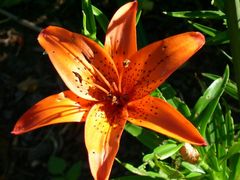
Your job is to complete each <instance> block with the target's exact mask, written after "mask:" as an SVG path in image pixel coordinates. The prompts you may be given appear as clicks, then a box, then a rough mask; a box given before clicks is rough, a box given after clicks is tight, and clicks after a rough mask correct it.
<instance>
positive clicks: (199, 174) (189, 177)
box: [185, 172, 203, 179]
mask: <svg viewBox="0 0 240 180" xmlns="http://www.w3.org/2000/svg"><path fill="white" fill-rule="evenodd" d="M199 176H203V174H202V173H198V172H192V173H189V174H188V175H186V176H185V177H186V179H196V178H197V179H199V178H200V177H199ZM202 179H203V178H202Z"/></svg>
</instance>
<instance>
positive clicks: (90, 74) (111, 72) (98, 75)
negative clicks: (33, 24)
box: [38, 26, 118, 100]
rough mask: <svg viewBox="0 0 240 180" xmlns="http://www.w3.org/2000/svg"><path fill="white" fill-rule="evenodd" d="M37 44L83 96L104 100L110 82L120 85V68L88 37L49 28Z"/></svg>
mask: <svg viewBox="0 0 240 180" xmlns="http://www.w3.org/2000/svg"><path fill="white" fill-rule="evenodd" d="M38 41H39V43H40V44H41V46H42V47H43V48H44V49H45V50H46V52H47V53H48V55H49V57H50V60H51V61H52V63H53V65H54V67H55V68H56V70H57V71H58V73H59V74H60V76H61V78H62V79H63V81H64V82H65V83H66V85H67V86H68V87H69V89H71V90H72V91H73V92H74V93H75V94H77V95H79V96H80V97H82V98H85V99H87V100H97V99H99V98H100V99H101V97H103V92H105V91H106V89H107V91H109V88H110V85H109V82H110V83H111V82H115V83H116V82H118V75H117V69H116V66H115V64H114V62H113V60H112V59H111V57H110V56H109V55H108V53H107V52H106V51H105V50H104V49H103V48H102V47H100V46H99V45H98V44H97V43H96V42H94V41H92V40H90V39H88V38H87V37H84V36H82V35H80V34H76V33H73V32H70V31H68V30H65V29H63V28H60V27H54V26H49V27H48V28H46V29H44V30H43V31H42V32H41V33H40V34H39V36H38ZM104 90H105V91H104ZM105 93H106V92H105Z"/></svg>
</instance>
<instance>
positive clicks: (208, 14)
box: [163, 10, 226, 19]
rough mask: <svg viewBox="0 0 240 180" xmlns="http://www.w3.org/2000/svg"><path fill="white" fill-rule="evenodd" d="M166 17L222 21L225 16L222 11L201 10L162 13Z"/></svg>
mask: <svg viewBox="0 0 240 180" xmlns="http://www.w3.org/2000/svg"><path fill="white" fill-rule="evenodd" d="M163 13H164V14H166V15H169V16H172V17H177V18H192V19H198V18H200V19H224V18H226V15H225V14H224V13H223V12H222V11H212V10H202V11H177V12H163Z"/></svg>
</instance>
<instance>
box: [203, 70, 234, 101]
mask: <svg viewBox="0 0 240 180" xmlns="http://www.w3.org/2000/svg"><path fill="white" fill-rule="evenodd" d="M202 75H203V76H204V77H207V78H209V79H212V80H216V79H217V78H219V77H220V76H218V75H215V74H210V73H202ZM225 92H226V93H227V94H228V95H230V96H231V97H232V98H234V99H236V100H238V93H237V85H236V83H235V82H233V81H232V80H230V79H229V80H228V82H227V84H226V88H225Z"/></svg>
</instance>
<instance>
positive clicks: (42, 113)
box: [12, 91, 92, 134]
mask: <svg viewBox="0 0 240 180" xmlns="http://www.w3.org/2000/svg"><path fill="white" fill-rule="evenodd" d="M91 105H92V102H90V101H86V100H84V99H81V98H79V97H78V96H76V95H75V94H73V93H72V92H71V91H65V92H62V93H59V94H55V95H52V96H49V97H47V98H45V99H43V100H41V101H40V102H38V103H37V104H35V105H34V106H33V107H31V108H30V109H29V110H28V111H27V112H26V113H25V114H23V116H22V117H21V118H20V119H19V120H18V121H17V123H16V125H15V127H14V129H13V131H12V133H13V134H22V133H26V132H28V131H31V130H34V129H37V128H40V127H43V126H47V125H51V124H57V123H66V122H81V121H84V120H85V119H84V118H85V115H86V114H87V112H88V110H89V109H90V107H91Z"/></svg>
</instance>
